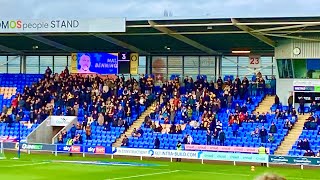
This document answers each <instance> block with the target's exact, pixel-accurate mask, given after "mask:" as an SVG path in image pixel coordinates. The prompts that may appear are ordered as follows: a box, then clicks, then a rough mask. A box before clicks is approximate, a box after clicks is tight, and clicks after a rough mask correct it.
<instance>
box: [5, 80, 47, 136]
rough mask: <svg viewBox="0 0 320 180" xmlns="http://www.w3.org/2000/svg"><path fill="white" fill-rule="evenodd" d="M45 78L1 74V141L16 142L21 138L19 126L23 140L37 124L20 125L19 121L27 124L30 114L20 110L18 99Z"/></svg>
mask: <svg viewBox="0 0 320 180" xmlns="http://www.w3.org/2000/svg"><path fill="white" fill-rule="evenodd" d="M41 78H43V75H39V74H0V83H1V86H2V87H0V94H1V95H0V105H1V106H2V111H1V116H0V122H1V123H0V139H1V140H6V141H15V140H16V139H17V138H18V136H19V126H20V130H21V134H20V136H21V139H25V138H26V137H27V135H28V134H29V133H31V132H32V131H33V130H34V129H35V128H36V127H37V124H33V125H32V124H28V123H25V124H20V125H19V123H16V122H17V121H25V122H27V121H28V120H29V119H30V116H29V114H30V113H29V112H28V111H23V110H22V109H21V110H18V108H17V106H20V105H21V103H23V102H19V101H18V98H17V97H19V96H20V94H21V93H23V91H24V88H25V87H30V86H31V85H32V84H33V83H34V82H37V81H38V80H39V79H41Z"/></svg>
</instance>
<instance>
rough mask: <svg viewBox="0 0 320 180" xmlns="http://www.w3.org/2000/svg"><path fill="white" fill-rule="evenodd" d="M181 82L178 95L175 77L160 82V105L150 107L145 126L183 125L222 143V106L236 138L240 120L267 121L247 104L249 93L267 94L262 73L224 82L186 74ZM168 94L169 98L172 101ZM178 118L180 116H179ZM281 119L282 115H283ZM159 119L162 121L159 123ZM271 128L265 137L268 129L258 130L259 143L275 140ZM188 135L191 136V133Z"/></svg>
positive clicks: (177, 129) (176, 129)
mask: <svg viewBox="0 0 320 180" xmlns="http://www.w3.org/2000/svg"><path fill="white" fill-rule="evenodd" d="M272 81H273V86H272V88H275V79H274V77H273V78H272ZM183 84H184V86H185V90H186V93H185V95H180V92H179V90H178V89H179V85H180V82H179V79H178V78H175V79H173V80H171V81H168V82H167V83H165V84H164V85H163V87H162V90H163V92H164V94H163V98H164V100H163V102H164V103H163V106H162V105H161V104H160V103H158V104H156V105H154V106H153V107H152V112H151V114H150V115H149V116H147V117H145V122H144V127H145V128H151V129H152V130H153V132H158V133H160V132H163V133H169V134H181V133H182V130H183V128H182V125H184V124H186V126H185V128H184V129H199V130H205V131H206V132H207V144H220V145H224V142H225V140H226V134H225V132H224V131H223V130H222V129H223V127H222V122H220V121H219V120H218V113H219V112H220V110H221V109H222V108H224V109H228V111H227V113H228V114H229V123H228V125H229V126H231V127H232V130H233V132H234V133H233V135H234V136H235V137H237V131H238V129H239V127H241V125H242V123H243V122H259V123H264V122H266V121H267V118H266V115H267V114H265V113H261V114H260V113H259V112H257V113H252V114H249V113H248V107H247V106H250V105H253V101H252V99H251V98H250V95H265V94H266V85H265V80H264V78H263V77H262V75H261V73H258V74H257V75H256V76H254V77H253V78H252V81H251V82H249V80H248V79H247V78H246V77H244V78H243V80H242V81H241V80H240V78H239V77H236V78H235V79H234V80H233V81H232V80H231V79H230V78H229V79H227V80H226V81H223V80H222V78H221V77H219V78H218V79H217V81H216V82H213V81H211V82H208V81H207V80H206V78H203V77H201V76H200V77H199V78H198V79H197V80H196V81H194V80H193V79H192V78H191V77H186V78H185V79H184V81H183ZM170 97H172V99H171V100H170ZM234 100H245V103H244V104H243V105H240V104H235V105H234V102H233V101H234ZM231 109H235V112H234V113H231V111H229V110H231ZM178 117H180V118H179V119H178ZM279 118H280V117H279ZM281 118H285V117H284V116H282V117H281ZM160 120H162V122H164V123H163V124H161V123H160ZM289 123H290V122H289ZM166 124H170V128H169V130H167V129H166V128H163V126H164V125H166ZM274 126H275V125H274ZM284 126H285V125H284ZM285 127H286V126H285ZM288 128H289V127H288ZM290 128H291V127H290ZM271 129H272V130H270V134H269V138H267V136H268V132H267V131H266V130H265V129H264V128H262V129H261V130H260V129H259V130H258V132H257V133H258V134H259V135H258V137H260V138H261V142H266V141H267V139H268V141H269V142H273V141H274V137H273V134H274V133H276V131H277V129H274V127H273V126H272V128H271ZM139 135H141V133H139ZM133 136H134V137H140V136H136V135H133ZM187 136H188V137H191V136H190V135H187ZM186 142H187V141H182V143H185V144H187V143H186ZM188 142H189V141H188Z"/></svg>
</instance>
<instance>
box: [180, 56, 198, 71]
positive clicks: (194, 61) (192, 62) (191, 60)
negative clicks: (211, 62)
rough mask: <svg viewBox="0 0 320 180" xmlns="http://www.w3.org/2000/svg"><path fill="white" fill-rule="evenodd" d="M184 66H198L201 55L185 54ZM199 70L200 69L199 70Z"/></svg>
mask: <svg viewBox="0 0 320 180" xmlns="http://www.w3.org/2000/svg"><path fill="white" fill-rule="evenodd" d="M184 67H185V68H186V67H187V68H190V67H193V68H196V67H199V56H185V57H184ZM197 72H198V71H197Z"/></svg>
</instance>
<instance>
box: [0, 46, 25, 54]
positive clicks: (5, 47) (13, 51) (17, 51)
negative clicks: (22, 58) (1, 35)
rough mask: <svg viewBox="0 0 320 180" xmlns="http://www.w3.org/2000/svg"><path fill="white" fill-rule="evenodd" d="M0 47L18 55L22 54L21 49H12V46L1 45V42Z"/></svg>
mask: <svg viewBox="0 0 320 180" xmlns="http://www.w3.org/2000/svg"><path fill="white" fill-rule="evenodd" d="M0 49H1V50H2V51H5V52H9V53H14V54H18V55H21V54H24V52H22V51H19V50H16V49H12V48H9V47H7V46H4V45H1V44H0Z"/></svg>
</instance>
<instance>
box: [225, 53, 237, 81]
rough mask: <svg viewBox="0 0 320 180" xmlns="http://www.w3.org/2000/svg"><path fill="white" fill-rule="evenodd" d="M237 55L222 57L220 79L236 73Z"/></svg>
mask: <svg viewBox="0 0 320 180" xmlns="http://www.w3.org/2000/svg"><path fill="white" fill-rule="evenodd" d="M237 59H238V57H237V56H226V57H222V63H221V64H222V66H221V77H222V79H223V78H224V77H225V76H228V75H233V76H236V75H237V73H238V72H237Z"/></svg>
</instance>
